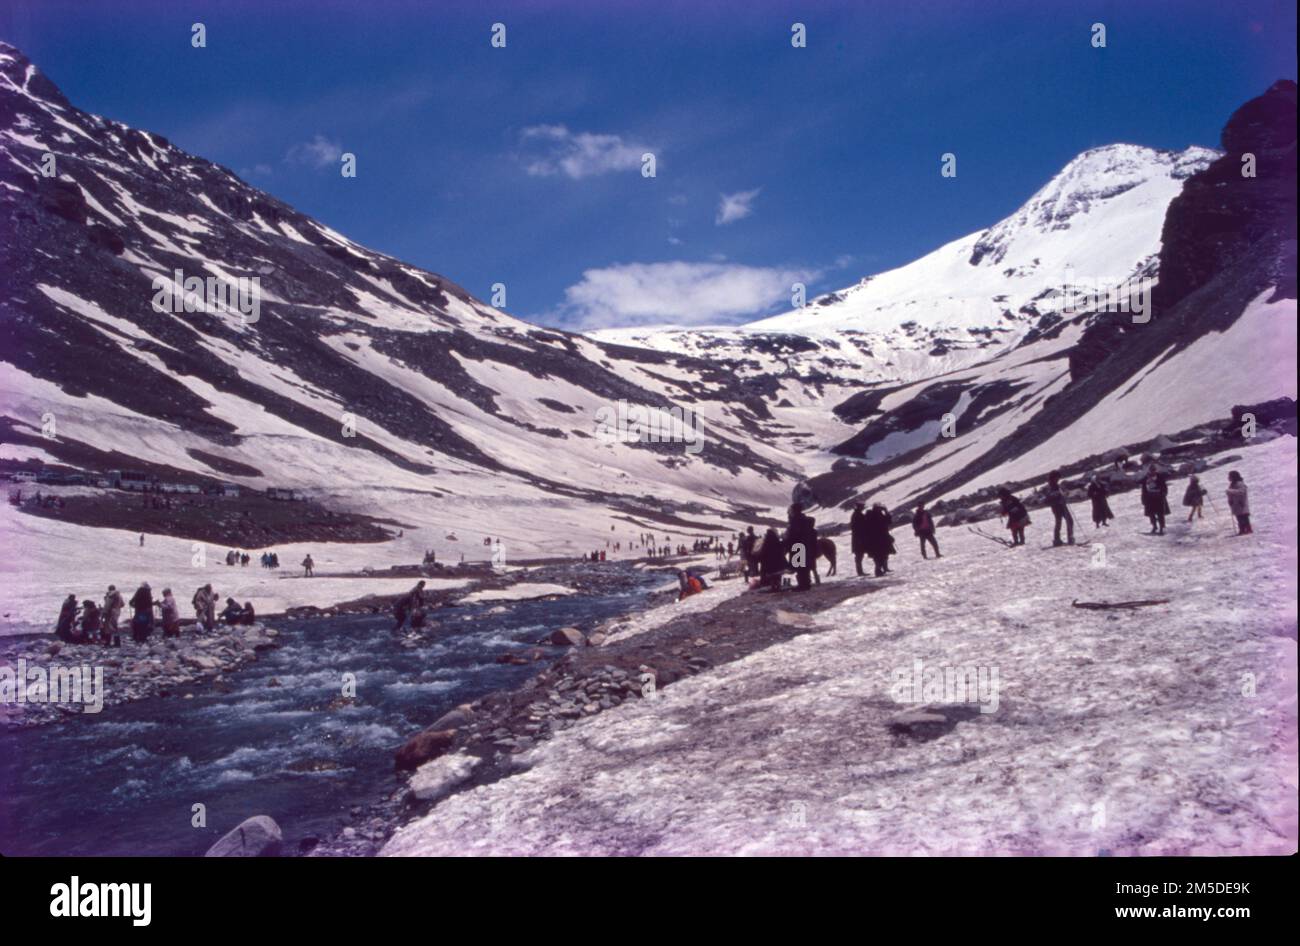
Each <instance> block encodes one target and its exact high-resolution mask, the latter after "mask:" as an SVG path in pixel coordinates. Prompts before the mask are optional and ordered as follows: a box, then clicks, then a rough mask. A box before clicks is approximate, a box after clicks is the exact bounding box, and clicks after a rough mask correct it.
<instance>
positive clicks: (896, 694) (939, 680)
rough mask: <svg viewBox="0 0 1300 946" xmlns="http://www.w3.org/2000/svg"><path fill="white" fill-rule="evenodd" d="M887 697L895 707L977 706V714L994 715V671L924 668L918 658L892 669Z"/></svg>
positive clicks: (964, 667)
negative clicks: (891, 683)
mask: <svg viewBox="0 0 1300 946" xmlns="http://www.w3.org/2000/svg"><path fill="white" fill-rule="evenodd" d="M893 677H894V683H893V686H891V687H890V688H889V695H890V696H891V697H892V698H893V700H894V702H896V703H948V704H952V703H978V704H979V708H980V712H981V713H996V712H997V711H998V689H999V683H998V668H997V667H977V666H973V665H970V664H968V665H966V666H962V667H935V666H930V667H927V666H926V665H925V662H924V661H923V660H921V658H919V657H918V658H916V659H915V660H913V661H912V665H911V666H910V667H896V668H894V674H893Z"/></svg>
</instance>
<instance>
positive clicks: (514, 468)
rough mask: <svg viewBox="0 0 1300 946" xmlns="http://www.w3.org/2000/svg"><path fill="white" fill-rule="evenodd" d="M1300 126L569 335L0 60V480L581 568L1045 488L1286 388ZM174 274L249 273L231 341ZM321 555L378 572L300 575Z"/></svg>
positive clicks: (1156, 156) (1113, 153)
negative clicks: (220, 495) (136, 491)
mask: <svg viewBox="0 0 1300 946" xmlns="http://www.w3.org/2000/svg"><path fill="white" fill-rule="evenodd" d="M1288 104H1289V106H1290V108H1291V110H1292V111H1291V113H1290V115H1289V116H1288V115H1287V113H1286V109H1287V106H1288ZM1294 104H1295V86H1294V84H1293V83H1279V84H1278V85H1277V86H1274V88H1273V89H1270V90H1269V91H1268V93H1266V94H1265V96H1262V97H1261V98H1260V99H1257V100H1255V101H1254V102H1252V103H1248V104H1247V105H1246V106H1243V108H1242V110H1240V111H1239V112H1238V113H1237V115H1236V116H1234V118H1233V120H1232V121H1231V122H1230V123H1229V127H1228V130H1225V134H1224V142H1223V143H1224V153H1223V154H1222V156H1218V157H1216V154H1217V153H1216V152H1212V151H1209V150H1206V149H1203V148H1190V149H1187V150H1186V151H1182V152H1177V153H1174V152H1161V151H1155V150H1152V149H1149V148H1143V147H1140V146H1136V145H1114V146H1110V147H1106V148H1099V149H1095V150H1093V151H1089V152H1087V153H1085V154H1083V155H1081V156H1079V157H1078V158H1077V159H1075V160H1074V161H1073V162H1071V163H1070V164H1069V165H1068V166H1067V167H1066V168H1065V169H1064V170H1063V171H1062V172H1061V173H1060V174H1059V175H1057V176H1056V177H1055V178H1053V180H1052V181H1051V182H1049V183H1048V184H1047V185H1046V186H1044V187H1043V188H1041V189H1040V190H1039V191H1038V192H1037V193H1036V194H1034V195H1033V196H1032V197H1031V198H1030V199H1029V201H1028V202H1027V203H1026V204H1025V206H1024V207H1023V208H1021V210H1019V211H1017V212H1016V213H1015V214H1013V215H1011V216H1010V217H1008V218H1007V219H1006V220H1004V221H1001V222H1000V223H997V224H995V225H994V226H992V227H990V228H989V229H988V230H985V231H982V232H980V233H976V234H971V235H970V236H968V237H965V238H963V239H961V240H957V241H954V242H952V243H950V244H948V245H946V246H943V247H941V248H939V249H938V250H935V251H934V252H933V253H931V254H929V255H927V256H925V257H922V258H921V259H920V260H917V261H916V262H914V263H912V264H909V265H908V266H904V267H900V268H899V269H896V270H893V271H891V272H888V273H882V274H879V275H877V276H874V277H869V278H868V279H865V280H863V281H862V282H861V283H860V284H858V285H856V286H853V287H849V288H846V289H845V290H843V291H841V292H837V293H831V294H830V295H828V296H824V297H822V298H819V299H816V300H813V302H812V303H811V304H810V305H809V306H807V307H805V308H804V309H802V310H799V311H797V312H792V313H789V314H786V315H782V316H777V317H775V318H772V319H765V320H763V321H761V322H757V323H753V324H751V325H749V326H745V327H743V328H739V329H734V330H728V331H691V332H686V331H680V332H657V333H645V332H604V333H599V334H597V335H594V336H590V337H588V336H583V335H575V334H572V333H566V332H562V331H558V330H552V329H543V328H539V327H537V326H534V325H531V324H529V323H527V322H524V321H521V320H519V319H517V318H514V317H512V316H510V315H508V314H507V313H505V312H502V311H499V310H497V309H494V308H492V307H491V306H488V305H486V304H484V303H483V302H481V301H480V300H478V299H476V298H474V297H473V296H471V295H470V294H469V293H468V292H466V291H465V290H464V289H462V288H461V287H459V286H457V285H456V284H455V283H454V282H451V281H450V280H448V279H447V278H445V277H443V276H439V275H437V274H434V273H430V272H426V271H424V270H421V269H418V268H416V267H413V266H410V265H408V264H405V263H403V262H401V261H399V260H396V259H393V258H391V257H388V256H385V255H383V254H380V253H376V252H374V251H371V250H368V249H366V248H365V247H362V246H359V245H357V244H356V243H354V242H352V241H351V240H349V239H347V238H346V237H345V236H343V235H341V234H339V233H336V232H335V231H333V230H331V229H330V228H328V227H326V226H324V225H322V224H320V223H319V222H317V221H315V220H312V219H311V218H310V217H307V216H306V215H304V214H301V213H299V212H297V211H295V210H294V209H293V208H291V207H289V206H287V205H285V204H283V203H282V202H280V201H277V200H275V199H274V198H272V197H270V196H268V195H267V194H265V193H263V192H261V191H259V190H257V189H256V188H253V187H251V186H249V185H248V184H246V183H245V182H243V181H241V180H240V179H239V178H238V177H236V176H235V175H234V174H232V173H231V172H229V171H228V170H226V169H224V168H221V167H219V166H217V165H215V164H212V163H210V162H208V161H205V160H203V159H201V158H197V157H195V156H192V155H189V154H187V153H185V152H184V151H182V150H180V149H179V148H177V147H175V146H174V145H172V144H170V143H169V142H168V141H166V140H165V139H163V138H161V137H160V136H158V135H154V134H151V133H148V132H144V131H139V130H136V129H133V128H130V127H128V126H126V125H123V124H121V123H118V122H114V121H111V120H107V119H104V118H101V117H98V116H94V115H90V114H87V113H85V112H83V111H81V110H79V109H77V108H76V107H75V106H74V105H72V104H71V103H70V102H69V101H68V100H67V99H66V98H65V97H64V96H63V94H62V93H61V92H60V91H59V90H58V89H57V88H56V87H55V86H54V85H53V84H52V83H51V82H50V81H49V80H48V79H47V78H46V77H45V76H43V75H42V74H41V73H40V71H39V70H38V69H36V67H35V66H34V65H33V64H31V63H30V62H29V61H28V60H27V59H26V58H25V57H24V56H23V55H22V53H21V52H19V51H18V50H17V49H15V48H14V47H12V46H7V45H4V44H0V219H2V220H3V224H2V225H0V272H3V273H4V285H3V291H0V425H2V429H0V438H2V440H3V443H2V444H0V463H3V464H4V466H5V468H7V469H12V468H14V466H15V465H16V464H26V465H28V466H32V465H35V464H37V463H40V464H46V465H59V466H62V467H65V468H66V467H71V468H74V469H80V470H90V471H103V470H110V469H136V470H144V471H148V472H151V473H154V474H156V475H158V476H160V477H162V478H164V479H168V480H172V481H181V482H190V483H215V482H218V481H222V482H234V483H238V484H242V485H244V486H250V487H256V488H259V489H260V488H265V487H268V486H285V487H296V488H300V489H306V490H309V491H311V492H312V493H313V494H314V495H315V496H316V497H317V498H318V499H320V500H321V501H322V502H323V503H325V504H327V505H328V506H329V507H330V508H332V509H336V510H341V511H357V512H365V513H367V514H369V515H372V516H376V517H381V518H386V519H388V520H389V521H391V522H392V523H394V524H395V525H396V524H401V525H402V526H404V527H405V536H404V538H402V539H400V540H399V539H394V540H393V542H394V543H395V545H394V546H393V547H386V548H385V550H384V552H383V554H382V556H379V557H380V558H381V559H383V560H388V561H412V560H417V559H418V557H419V552H420V551H421V550H423V549H424V548H429V547H434V548H438V549H439V550H440V553H441V554H443V555H446V554H449V553H450V554H455V552H456V551H457V548H458V546H456V545H454V544H453V545H450V546H449V545H448V543H449V542H454V541H460V540H461V539H472V540H477V539H478V538H480V537H482V536H483V535H491V536H501V537H503V538H505V539H506V540H507V542H508V543H509V544H510V545H511V547H512V548H513V549H514V550H516V553H519V552H529V553H531V552H547V553H567V554H576V553H577V552H579V551H586V550H587V549H590V548H594V547H599V546H601V545H603V542H604V540H605V539H607V538H610V536H611V531H613V533H614V535H616V536H621V537H624V538H626V537H627V536H628V535H635V534H636V533H637V532H638V531H643V530H652V531H656V532H660V533H667V532H673V533H675V534H677V535H678V536H679V537H681V538H686V537H687V536H691V535H699V534H706V533H708V532H709V531H716V532H722V531H724V530H731V529H734V528H735V526H736V525H737V523H738V522H740V521H745V520H750V521H752V520H753V519H754V518H755V517H756V516H761V515H771V514H779V512H780V511H781V509H782V507H783V506H784V504H785V502H786V501H788V497H789V495H790V488H791V486H792V485H793V483H794V482H796V481H798V480H800V479H804V478H808V477H814V483H815V485H816V487H817V490H818V498H819V500H820V501H821V502H822V504H823V506H826V507H829V506H833V505H838V504H842V503H844V502H848V501H850V500H851V499H852V498H853V497H854V496H856V495H858V494H860V493H862V492H869V493H871V494H872V495H874V496H877V497H879V498H882V499H883V500H884V501H886V502H889V503H891V504H894V505H902V504H904V503H908V502H911V501H913V500H914V499H915V498H917V497H918V496H926V497H929V498H938V497H942V496H948V497H955V496H959V495H961V494H963V493H965V492H967V491H969V490H971V489H976V488H979V487H980V486H982V485H985V484H987V483H988V482H992V481H994V480H997V479H998V478H1008V477H1013V476H1014V477H1021V476H1024V477H1029V476H1035V475H1041V474H1042V473H1045V472H1046V470H1047V469H1050V468H1052V467H1053V466H1057V465H1060V464H1062V463H1067V462H1070V461H1073V460H1077V459H1080V458H1082V457H1085V456H1087V455H1089V454H1091V453H1094V452H1097V451H1099V450H1104V449H1107V448H1110V447H1112V446H1115V445H1117V444H1122V443H1129V442H1134V441H1138V440H1141V439H1142V438H1143V437H1148V436H1154V435H1155V434H1157V433H1165V432H1169V431H1176V430H1179V429H1182V428H1184V427H1188V426H1191V425H1193V424H1198V423H1203V422H1205V421H1208V420H1212V419H1215V418H1221V417H1223V416H1226V414H1227V413H1228V411H1229V409H1230V408H1231V406H1232V405H1233V404H1235V403H1246V402H1252V401H1260V400H1265V399H1268V398H1272V397H1276V396H1279V395H1288V394H1289V395H1291V396H1294V394H1295V383H1294V361H1295V288H1294V282H1295V275H1294V274H1295V242H1294V240H1295V234H1294V226H1295V224H1294V208H1295V197H1294V185H1295V121H1294ZM1288 136H1289V137H1288ZM1288 142H1289V144H1288ZM1288 149H1289V150H1288ZM1246 150H1253V151H1255V152H1258V154H1259V156H1260V160H1259V173H1258V176H1257V177H1256V178H1253V179H1250V180H1243V179H1242V178H1241V177H1240V176H1239V167H1240V160H1241V158H1240V156H1241V154H1242V153H1243V152H1244V151H1246ZM51 162H52V164H51ZM1234 174H1236V175H1237V176H1236V177H1234V176H1233V175H1234ZM47 175H48V176H47ZM1027 189H1028V188H1027ZM1288 193H1289V197H1288V196H1287V195H1288ZM1288 201H1289V203H1288ZM1288 212H1289V213H1290V223H1289V227H1290V230H1289V231H1288V230H1287V226H1288V224H1287V213H1288ZM1175 219H1177V220H1179V221H1180V223H1179V225H1178V227H1177V228H1175V229H1173V230H1171V229H1170V224H1169V221H1171V220H1175ZM1288 254H1289V255H1288ZM178 272H179V274H180V275H179V277H178V276H177V273H178ZM1157 272H1159V273H1161V274H1164V273H1166V272H1173V273H1176V279H1174V280H1173V281H1171V282H1169V283H1168V285H1167V286H1166V285H1160V286H1157V289H1156V293H1155V296H1154V297H1153V299H1152V304H1153V311H1152V318H1151V320H1150V321H1148V322H1146V323H1143V324H1134V323H1133V322H1132V320H1131V317H1130V316H1129V315H1128V314H1127V313H1122V314H1117V313H1109V312H1103V311H1098V310H1097V309H1096V308H1095V307H1090V306H1084V307H1082V308H1081V309H1079V310H1078V311H1064V310H1065V303H1066V301H1067V299H1070V300H1077V293H1075V292H1074V290H1075V289H1077V288H1078V287H1081V286H1082V287H1094V288H1095V287H1096V286H1097V285H1099V284H1102V283H1104V284H1106V285H1113V284H1116V283H1121V282H1123V281H1124V280H1126V279H1128V278H1129V277H1130V276H1151V275H1153V274H1156V273H1157ZM193 278H199V279H203V280H206V282H205V283H202V284H200V285H199V289H200V290H201V291H206V292H209V293H210V292H212V291H213V289H214V288H216V289H220V290H230V289H232V288H234V287H238V286H240V285H241V283H240V280H251V279H253V278H256V279H257V280H258V281H259V282H258V285H259V287H260V299H259V301H260V306H259V309H258V311H257V313H256V320H255V321H254V320H252V319H251V318H250V317H249V314H247V313H241V312H240V311H238V310H237V309H232V308H226V309H220V308H217V309H215V310H214V309H212V308H211V307H206V309H205V308H204V307H199V309H198V310H197V311H184V308H185V307H184V306H182V307H181V310H180V311H174V310H173V311H169V310H167V309H166V307H163V309H162V310H161V311H160V308H159V307H158V306H156V305H155V303H156V302H157V300H158V297H159V289H158V286H160V285H161V286H162V287H164V290H165V291H164V292H163V293H162V295H163V296H164V300H165V301H166V300H167V299H177V298H179V299H180V300H181V301H182V302H184V301H185V300H186V299H187V298H188V297H189V296H190V295H191V293H190V287H189V286H188V285H187V280H190V279H193ZM178 279H179V281H180V284H181V285H180V286H179V287H176V286H175V283H176V282H177V280H178ZM159 280H161V282H158V281H159ZM173 288H176V289H177V291H178V293H179V295H176V296H173V295H171V294H170V293H171V290H172V289H173ZM1076 308H1077V307H1076ZM1265 354H1267V357H1268V361H1267V368H1266V370H1260V368H1259V359H1260V358H1261V356H1263V355H1265ZM1288 366H1289V369H1288ZM619 402H626V403H628V404H630V405H648V406H650V407H655V408H659V409H662V410H670V409H674V408H676V409H680V410H683V411H690V412H693V413H694V415H695V416H697V417H698V418H699V420H700V422H701V425H702V429H703V442H702V444H701V445H700V449H699V450H698V452H697V451H694V450H686V449H683V444H682V443H656V442H623V441H621V440H618V439H617V438H609V437H603V436H598V435H597V422H598V420H599V419H600V416H599V415H600V414H601V412H602V411H606V412H608V411H610V410H616V408H617V405H618V404H619ZM944 415H952V416H953V417H954V418H955V420H956V433H957V436H955V437H945V436H942V434H941V430H940V428H941V421H942V419H943V417H944ZM606 416H608V415H606ZM823 517H824V520H825V518H826V517H829V521H830V522H834V521H836V517H837V514H836V513H835V512H833V511H828V512H826V513H824V514H823ZM451 531H457V532H460V533H462V535H461V536H460V537H459V538H458V539H456V540H452V539H449V538H447V536H446V533H448V532H451ZM29 538H30V541H32V542H37V541H39V538H40V537H39V536H31V537H29ZM63 540H66V541H75V540H76V537H75V536H74V535H73V534H72V533H69V534H68V535H66V536H62V537H61V539H60V541H63ZM51 548H53V546H51ZM334 554H337V561H338V563H339V564H343V565H346V564H357V565H359V564H362V563H365V562H366V561H367V560H368V559H367V557H368V556H370V554H371V553H369V552H366V553H365V556H367V557H361V556H360V553H358V554H357V555H353V554H352V553H351V552H348V551H346V550H341V549H340V550H334V551H330V550H325V551H322V552H320V553H319V554H318V555H317V558H318V560H321V561H326V562H328V561H330V559H329V556H330V555H334ZM56 557H57V556H56V555H54V553H51V556H50V560H51V561H53V560H54V559H55V558H56Z"/></svg>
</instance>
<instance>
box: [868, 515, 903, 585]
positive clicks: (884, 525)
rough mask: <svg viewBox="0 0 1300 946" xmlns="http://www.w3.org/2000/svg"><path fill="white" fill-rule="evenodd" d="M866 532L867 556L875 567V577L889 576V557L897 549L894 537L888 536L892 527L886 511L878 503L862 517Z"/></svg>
mask: <svg viewBox="0 0 1300 946" xmlns="http://www.w3.org/2000/svg"><path fill="white" fill-rule="evenodd" d="M864 523H865V526H866V530H867V555H868V556H869V557H870V558H871V563H872V565H874V566H875V572H876V577H877V578H880V577H882V576H884V575H888V574H889V556H891V555H893V554H894V553H895V552H897V551H898V549H897V548H896V547H895V546H894V537H893V536H892V535H890V534H889V530H890V527H891V526H892V525H893V522H892V520H891V519H890V516H889V510H887V509H886V508H885V507H884V506H882V505H881V504H880V503H874V504H872V506H871V508H870V509H869V510H867V513H866V516H865V517H864Z"/></svg>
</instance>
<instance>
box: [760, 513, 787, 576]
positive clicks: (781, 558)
mask: <svg viewBox="0 0 1300 946" xmlns="http://www.w3.org/2000/svg"><path fill="white" fill-rule="evenodd" d="M785 568H786V561H785V549H784V548H783V547H782V544H781V536H779V535H778V534H777V532H776V529H775V528H770V527H769V528H768V530H767V532H766V533H764V535H763V541H762V542H761V543H759V547H758V569H759V575H760V576H761V578H760V585H759V587H762V588H768V589H770V590H771V591H779V590H780V589H781V576H782V575H784V574H785Z"/></svg>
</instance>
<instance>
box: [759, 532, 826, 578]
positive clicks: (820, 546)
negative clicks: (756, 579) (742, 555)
mask: <svg viewBox="0 0 1300 946" xmlns="http://www.w3.org/2000/svg"><path fill="white" fill-rule="evenodd" d="M764 541H765V539H759V540H758V541H757V542H755V543H754V551H753V552H752V553H751V554H750V556H749V557H748V558H747V559H746V561H745V564H746V565H747V566H748V567H749V569H750V574H751V575H756V574H758V563H759V562H760V561H762V559H763V542H764ZM836 557H837V555H836V550H835V543H834V542H832V541H831V540H830V539H828V538H827V537H826V536H819V537H818V538H817V549H816V551H815V553H814V555H813V560H812V573H813V581H815V582H816V583H817V584H819V585H820V584H821V583H822V577H821V575H820V574H819V573H818V571H817V559H819V558H824V559H826V562H827V564H828V565H829V566H830V567H829V568H828V569H826V577H827V578H829V577H831V576H832V575H834V574H835V570H836V569H835V562H836Z"/></svg>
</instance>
